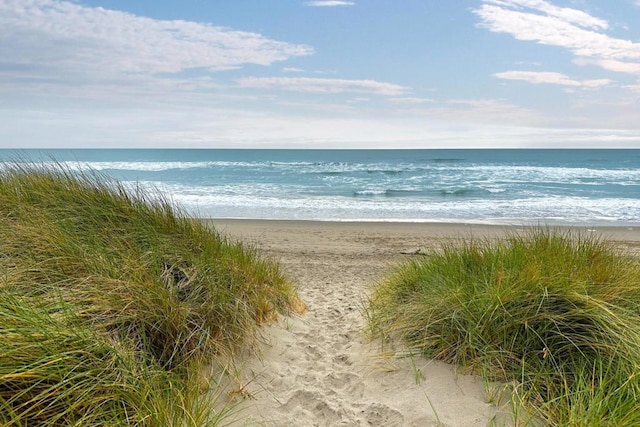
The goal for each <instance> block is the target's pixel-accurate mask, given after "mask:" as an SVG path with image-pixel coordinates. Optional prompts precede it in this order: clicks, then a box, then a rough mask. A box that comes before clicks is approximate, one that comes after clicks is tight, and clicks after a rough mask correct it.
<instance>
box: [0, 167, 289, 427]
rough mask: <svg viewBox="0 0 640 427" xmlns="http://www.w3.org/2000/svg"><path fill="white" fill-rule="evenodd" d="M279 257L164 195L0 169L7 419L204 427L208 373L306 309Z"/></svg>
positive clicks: (0, 368)
mask: <svg viewBox="0 0 640 427" xmlns="http://www.w3.org/2000/svg"><path fill="white" fill-rule="evenodd" d="M300 305H301V303H300V302H299V300H298V299H297V297H296V294H295V290H294V288H293V287H292V285H291V283H290V282H289V281H288V280H287V279H286V278H285V277H284V276H283V275H282V274H281V272H280V271H279V269H278V266H277V264H275V263H273V262H271V261H269V260H264V259H262V258H260V257H259V255H258V254H257V253H256V252H255V251H254V250H253V249H252V248H250V247H247V246H245V245H242V244H240V243H237V242H230V241H228V240H227V239H226V238H225V237H223V236H221V235H220V234H218V233H217V232H216V231H215V230H213V229H211V228H210V227H208V226H206V225H205V224H203V223H201V222H199V221H194V220H191V219H188V218H186V217H185V216H184V215H182V213H181V212H180V211H179V210H177V209H176V208H175V207H174V206H172V204H171V203H170V202H169V201H168V200H166V199H164V198H163V197H161V196H160V195H158V194H150V193H149V192H145V191H142V190H141V189H140V188H133V189H130V188H124V187H123V186H122V185H121V184H119V183H117V182H114V181H112V180H110V179H108V178H106V177H104V176H101V175H99V174H96V173H75V172H71V171H69V170H67V169H64V168H62V167H60V166H54V167H43V166H35V165H24V164H23V165H20V164H15V165H8V166H7V165H5V167H4V168H3V169H2V170H1V171H0V423H1V424H3V425H16V426H28V425H97V424H101V423H106V424H108V425H194V426H195V425H207V424H210V425H212V424H215V423H216V422H217V420H218V418H219V414H217V413H215V411H214V409H213V407H214V405H211V404H210V403H211V402H208V403H207V404H203V403H202V400H203V398H202V396H200V389H199V388H200V387H201V384H198V381H197V380H196V379H197V378H198V377H199V375H200V371H202V370H203V369H205V367H206V365H208V364H210V363H212V362H213V361H214V360H223V359H226V358H228V357H229V356H232V355H233V354H234V352H235V351H236V350H237V349H238V348H239V347H240V346H242V345H243V344H245V343H247V342H248V341H250V340H252V339H254V338H255V331H256V330H257V327H258V326H259V325H260V324H262V323H264V322H267V321H270V320H272V319H274V318H276V317H277V315H278V313H279V312H287V311H289V310H290V309H292V308H296V307H299V306H300Z"/></svg>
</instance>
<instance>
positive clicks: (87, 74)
mask: <svg viewBox="0 0 640 427" xmlns="http://www.w3.org/2000/svg"><path fill="white" fill-rule="evenodd" d="M0 146H1V147H8V148H30V147H37V148H46V147H86V148H97V147H178V148H180V147H205V148H208V147H211V148H218V147H232V148H244V147H259V148H272V147H273V148H312V147H313V148H454V147H460V148H463V147H464V148H484V147H570V148H575V147H627V148H640V0H608V1H603V0H563V1H560V0H455V1H445V0H401V1H392V0H351V1H305V0H182V1H180V2H177V1H174V0H171V1H169V0H135V1H133V0H77V1H61V0H2V1H0Z"/></svg>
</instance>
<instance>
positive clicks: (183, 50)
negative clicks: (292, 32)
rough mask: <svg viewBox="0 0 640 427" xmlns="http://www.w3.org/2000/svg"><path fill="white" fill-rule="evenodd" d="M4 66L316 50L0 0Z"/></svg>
mask: <svg viewBox="0 0 640 427" xmlns="http://www.w3.org/2000/svg"><path fill="white" fill-rule="evenodd" d="M0 40H2V42H1V43H2V44H1V46H2V55H0V70H7V69H13V70H15V69H24V70H28V71H30V72H37V71H38V70H40V71H41V72H42V73H43V74H46V75H47V76H51V75H52V73H55V72H56V71H59V72H62V71H64V73H67V74H75V75H77V74H84V75H86V76H93V77H96V76H105V75H109V76H113V75H126V74H129V75H131V74H147V75H152V74H160V73H179V72H182V71H185V70H190V69H203V70H208V71H218V70H225V69H232V68H237V67H241V66H243V65H245V64H258V65H271V64H273V63H275V62H277V61H284V60H286V59H288V58H291V57H294V56H300V55H309V54H311V53H313V50H312V49H311V48H310V47H308V46H305V45H299V44H290V43H286V42H281V41H277V40H272V39H269V38H267V37H264V36H262V35H260V34H257V33H251V32H245V31H234V30H231V29H229V28H224V27H217V26H213V25H209V24H203V23H197V22H189V21H180V20H173V21H163V20H155V19H150V18H146V17H140V16H136V15H133V14H130V13H125V12H120V11H115V10H107V9H103V8H95V7H87V6H83V5H80V4H77V3H72V2H69V1H62V0H3V1H2V2H0Z"/></svg>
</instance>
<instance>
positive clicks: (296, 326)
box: [211, 220, 640, 427]
mask: <svg viewBox="0 0 640 427" xmlns="http://www.w3.org/2000/svg"><path fill="white" fill-rule="evenodd" d="M211 221H212V223H213V224H214V226H215V227H216V229H217V230H218V231H220V232H222V233H223V234H226V235H228V236H230V237H231V238H233V239H241V240H243V241H246V242H248V243H250V244H252V245H255V246H256V247H257V248H258V249H260V250H261V251H262V252H263V253H264V254H265V255H266V256H268V257H272V258H274V259H275V260H277V261H278V262H280V264H281V265H282V268H283V270H284V272H285V273H286V274H287V275H288V276H289V277H291V279H292V280H293V281H294V282H295V283H296V284H297V285H298V288H299V293H300V296H301V297H302V299H303V300H304V301H305V303H306V304H307V305H308V310H307V312H306V313H305V314H304V315H301V316H297V317H289V318H285V319H282V320H281V321H279V322H278V323H277V324H275V325H271V326H268V327H267V328H265V329H264V331H263V338H264V339H263V341H264V343H262V344H261V345H260V348H259V349H258V352H257V355H253V356H251V357H248V358H247V359H246V360H245V361H242V366H241V368H242V374H241V377H240V378H239V383H240V384H239V387H238V393H237V395H236V396H235V397H236V399H237V400H238V401H241V403H240V406H239V412H238V413H237V415H236V418H237V420H238V423H239V425H256V426H340V425H342V426H461V427H462V426H486V425H487V424H488V423H490V422H491V421H492V420H495V421H497V424H498V425H509V424H510V422H509V419H510V418H509V415H508V414H509V412H510V409H509V407H508V404H507V405H503V406H502V407H496V406H495V405H493V404H491V403H488V396H487V394H486V392H485V389H484V386H483V383H482V380H481V379H480V378H479V377H477V376H471V375H462V374H461V373H459V372H456V371H455V369H454V368H453V367H451V366H449V365H446V364H443V363H440V362H436V361H430V360H426V359H423V358H421V357H404V358H399V357H396V356H397V353H399V352H401V351H402V349H401V348H396V349H392V348H388V347H387V348H384V349H381V348H380V346H379V344H378V343H376V342H369V341H368V340H367V339H366V337H365V335H364V334H363V327H364V326H365V319H364V318H363V314H362V310H361V309H362V307H363V304H364V303H365V302H366V300H367V297H368V295H369V292H370V289H371V286H372V285H373V284H375V283H376V281H377V280H379V279H380V277H381V276H382V275H383V274H384V273H385V272H386V271H388V269H389V267H390V266H391V265H393V264H394V263H395V262H397V261H399V260H401V259H403V258H406V257H411V256H420V254H421V253H424V252H428V251H429V250H430V249H431V248H434V247H437V246H438V245H440V244H441V243H442V242H443V241H452V240H459V239H461V238H470V237H483V238H501V237H503V236H504V235H505V234H506V233H508V232H512V231H518V230H520V229H521V228H518V227H504V226H488V225H470V224H431V223H429V224H418V223H346V222H312V221H255V220H211ZM583 230H584V231H585V232H586V233H597V234H598V235H602V236H604V237H607V238H609V239H611V240H613V241H615V242H616V244H618V245H619V246H620V247H621V248H623V249H624V250H628V251H631V252H633V253H640V227H619V228H616V227H611V228H603V227H588V228H584V229H583ZM382 350H384V351H382Z"/></svg>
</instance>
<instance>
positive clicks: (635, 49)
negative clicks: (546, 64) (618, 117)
mask: <svg viewBox="0 0 640 427" xmlns="http://www.w3.org/2000/svg"><path fill="white" fill-rule="evenodd" d="M474 12H475V14H476V15H478V16H479V17H480V19H481V24H480V26H481V27H484V28H487V29H489V30H490V31H493V32H498V33H507V34H511V35H512V36H513V37H515V38H516V39H518V40H526V41H535V42H538V43H540V44H545V45H551V46H559V47H563V48H566V49H569V50H570V51H571V52H573V53H574V54H575V55H576V56H578V57H582V58H589V59H591V60H594V63H595V64H597V65H600V66H601V67H603V68H607V69H611V70H613V71H621V72H633V73H635V72H636V71H635V68H634V67H633V65H635V64H638V63H640V43H635V42H632V41H629V40H623V39H618V38H614V37H610V36H608V35H607V34H605V33H604V32H603V30H606V29H608V28H609V25H608V23H607V22H606V21H604V20H602V19H599V18H596V17H593V16H591V15H589V14H587V13H585V12H582V11H580V10H577V9H571V8H560V7H557V6H555V5H553V4H551V3H550V2H548V1H544V0H485V4H483V5H482V6H481V7H480V8H478V9H476V10H474ZM622 64H626V65H625V66H622Z"/></svg>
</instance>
